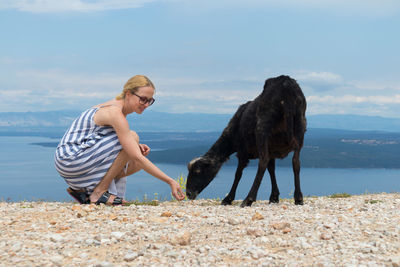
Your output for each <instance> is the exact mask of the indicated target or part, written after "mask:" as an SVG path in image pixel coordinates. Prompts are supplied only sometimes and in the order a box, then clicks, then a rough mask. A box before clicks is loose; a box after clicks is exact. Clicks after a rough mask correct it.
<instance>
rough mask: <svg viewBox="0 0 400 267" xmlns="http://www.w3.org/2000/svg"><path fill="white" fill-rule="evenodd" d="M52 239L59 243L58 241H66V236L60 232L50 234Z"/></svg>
mask: <svg viewBox="0 0 400 267" xmlns="http://www.w3.org/2000/svg"><path fill="white" fill-rule="evenodd" d="M49 238H50V241H52V242H54V243H57V242H62V241H64V238H63V237H62V235H59V234H52V235H50V236H49Z"/></svg>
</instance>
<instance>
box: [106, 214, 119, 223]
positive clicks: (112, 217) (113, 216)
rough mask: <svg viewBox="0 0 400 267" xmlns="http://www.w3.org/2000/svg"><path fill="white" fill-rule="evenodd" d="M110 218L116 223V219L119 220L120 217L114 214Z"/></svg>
mask: <svg viewBox="0 0 400 267" xmlns="http://www.w3.org/2000/svg"><path fill="white" fill-rule="evenodd" d="M108 218H109V219H110V220H112V221H115V220H116V219H118V216H117V215H115V214H113V213H112V214H110V216H109V217H108Z"/></svg>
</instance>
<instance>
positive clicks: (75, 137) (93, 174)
mask: <svg viewBox="0 0 400 267" xmlns="http://www.w3.org/2000/svg"><path fill="white" fill-rule="evenodd" d="M98 109H99V108H91V109H88V110H86V111H84V112H83V113H82V114H81V115H80V116H79V117H78V118H77V119H76V120H75V121H74V122H73V123H72V125H71V127H70V128H69V129H68V131H67V132H66V133H65V135H64V137H63V138H62V139H61V141H60V144H59V145H58V146H57V149H56V153H55V166H56V169H57V171H58V172H59V174H60V175H61V176H62V177H63V178H64V179H65V181H66V182H67V184H68V185H69V186H70V187H72V188H73V189H81V188H85V189H86V190H87V191H88V192H91V191H93V189H94V188H95V187H96V185H97V184H98V183H99V182H100V181H101V179H102V178H103V177H104V176H105V174H106V173H107V171H108V169H109V168H110V167H111V165H112V163H113V162H114V160H115V158H116V157H117V155H118V153H119V152H120V151H121V149H122V146H121V144H120V143H119V140H118V136H117V134H116V132H115V131H114V129H113V128H112V127H110V126H99V125H96V124H95V123H94V120H93V116H94V114H95V113H96V111H97V110H98ZM119 182H120V183H125V184H126V179H123V178H122V179H119V180H114V181H113V183H112V184H111V185H110V189H111V191H115V190H114V188H116V187H121V185H120V186H117V184H116V183H119ZM121 188H124V186H122V187H121ZM124 190H125V189H124ZM109 191H110V190H109ZM110 193H111V194H115V195H118V196H121V197H123V194H124V193H125V192H110Z"/></svg>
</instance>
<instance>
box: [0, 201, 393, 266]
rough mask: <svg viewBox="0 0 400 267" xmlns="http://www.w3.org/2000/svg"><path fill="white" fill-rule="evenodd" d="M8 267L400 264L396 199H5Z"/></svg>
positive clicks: (2, 250)
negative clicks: (108, 202)
mask: <svg viewBox="0 0 400 267" xmlns="http://www.w3.org/2000/svg"><path fill="white" fill-rule="evenodd" d="M0 222H1V223H0V225H1V226H0V227H1V233H2V235H1V237H0V261H1V265H2V266H27V265H34V266H38V265H40V266H68V265H74V266H77V265H85V266H238V265H240V266H313V265H317V266H338V265H339V266H343V265H355V266H358V265H365V266H374V265H380V266H385V265H386V266H400V193H380V194H365V195H354V196H350V197H346V198H330V197H327V196H325V197H307V198H305V205H303V206H296V205H294V204H293V200H291V199H283V200H281V202H280V203H279V204H271V205H270V204H268V201H262V200H261V201H257V202H255V203H254V204H253V206H252V207H247V208H240V207H239V206H237V205H233V206H221V205H219V203H218V202H216V201H215V200H195V201H185V202H160V203H159V205H158V206H145V205H138V206H136V205H131V206H118V207H110V206H104V205H101V206H95V205H78V204H76V203H70V202H0Z"/></svg>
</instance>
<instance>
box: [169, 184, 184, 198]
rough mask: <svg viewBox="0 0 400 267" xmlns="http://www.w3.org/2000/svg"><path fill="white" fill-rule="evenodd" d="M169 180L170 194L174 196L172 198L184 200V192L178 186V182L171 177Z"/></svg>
mask: <svg viewBox="0 0 400 267" xmlns="http://www.w3.org/2000/svg"><path fill="white" fill-rule="evenodd" d="M171 180H172V181H171V183H170V186H171V192H172V195H173V196H174V198H176V199H177V200H179V201H180V200H184V199H185V194H184V193H183V191H182V189H181V187H180V186H179V184H178V183H177V182H176V181H175V180H173V179H171Z"/></svg>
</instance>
